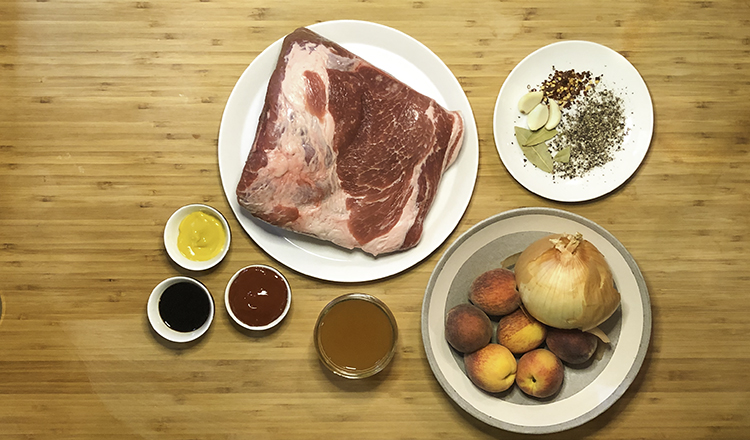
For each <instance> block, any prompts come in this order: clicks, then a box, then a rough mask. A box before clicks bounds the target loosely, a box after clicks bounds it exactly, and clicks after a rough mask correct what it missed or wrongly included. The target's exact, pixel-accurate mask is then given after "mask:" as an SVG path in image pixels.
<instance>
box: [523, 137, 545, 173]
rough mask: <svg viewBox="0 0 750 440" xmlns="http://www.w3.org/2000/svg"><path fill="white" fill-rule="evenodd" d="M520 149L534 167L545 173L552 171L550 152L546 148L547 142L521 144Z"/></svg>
mask: <svg viewBox="0 0 750 440" xmlns="http://www.w3.org/2000/svg"><path fill="white" fill-rule="evenodd" d="M521 151H523V155H524V156H526V159H528V160H529V162H531V163H532V164H533V165H534V166H535V167H537V168H539V169H540V170H542V171H544V172H546V173H552V154H550V152H549V150H548V149H547V144H545V143H541V144H536V145H532V146H528V147H526V146H521Z"/></svg>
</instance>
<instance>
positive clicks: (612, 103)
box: [549, 88, 626, 179]
mask: <svg viewBox="0 0 750 440" xmlns="http://www.w3.org/2000/svg"><path fill="white" fill-rule="evenodd" d="M625 134H626V130H625V109H624V105H623V100H622V98H620V97H619V96H617V95H616V94H615V93H614V92H612V91H611V90H608V89H606V88H599V89H597V90H596V91H595V92H594V93H588V94H585V95H584V96H583V97H582V98H581V99H580V100H579V101H578V102H577V103H576V104H575V105H574V106H573V107H572V109H571V110H570V111H568V112H566V114H565V116H564V117H563V119H562V121H561V123H560V125H558V127H557V136H556V137H555V138H554V139H552V141H551V142H550V144H549V145H550V147H551V149H552V154H553V155H554V154H555V152H557V151H560V150H562V149H564V148H566V147H569V148H570V160H569V161H568V162H567V163H561V162H556V163H555V171H554V174H555V176H558V177H562V178H568V179H572V178H575V177H581V176H583V175H584V174H586V173H588V172H589V171H591V170H593V169H594V168H597V167H600V166H602V165H605V164H606V163H608V162H610V161H612V159H613V158H614V155H613V154H614V152H615V151H617V150H621V149H622V143H623V140H624V137H625Z"/></svg>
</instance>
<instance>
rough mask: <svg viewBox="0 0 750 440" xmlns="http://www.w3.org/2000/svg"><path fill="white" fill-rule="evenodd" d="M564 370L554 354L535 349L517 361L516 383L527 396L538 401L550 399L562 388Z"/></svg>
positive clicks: (542, 349)
mask: <svg viewBox="0 0 750 440" xmlns="http://www.w3.org/2000/svg"><path fill="white" fill-rule="evenodd" d="M564 368H565V367H563V364H562V362H561V361H560V359H559V358H558V357H557V356H555V354H554V353H552V352H551V351H549V350H546V349H544V348H537V349H536V350H532V351H530V352H528V353H526V354H524V355H523V356H521V359H519V360H518V366H517V371H516V383H517V384H518V387H519V388H520V389H521V391H523V392H524V393H526V394H528V395H529V396H532V397H538V398H540V399H543V398H546V397H550V396H553V395H555V394H556V393H557V392H558V391H560V388H562V383H563V377H564V375H565V371H564Z"/></svg>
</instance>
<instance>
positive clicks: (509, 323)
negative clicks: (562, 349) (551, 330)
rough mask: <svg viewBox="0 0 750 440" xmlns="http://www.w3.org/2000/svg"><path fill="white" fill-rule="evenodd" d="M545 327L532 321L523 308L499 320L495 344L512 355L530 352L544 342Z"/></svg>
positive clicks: (534, 320) (531, 317)
mask: <svg viewBox="0 0 750 440" xmlns="http://www.w3.org/2000/svg"><path fill="white" fill-rule="evenodd" d="M546 337H547V326H546V325H544V324H542V323H541V322H539V321H537V320H536V319H534V317H533V316H531V315H529V314H528V313H527V312H526V310H524V308H523V307H519V308H518V310H516V311H515V312H513V313H511V314H510V315H507V316H503V317H502V318H500V322H498V323H497V342H498V343H499V344H502V345H504V346H506V347H508V350H510V351H511V352H512V353H513V354H523V353H526V352H528V351H531V350H533V349H535V348H537V347H539V346H540V345H542V342H544V339H545V338H546Z"/></svg>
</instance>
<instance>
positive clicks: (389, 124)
mask: <svg viewBox="0 0 750 440" xmlns="http://www.w3.org/2000/svg"><path fill="white" fill-rule="evenodd" d="M463 133H464V124H463V119H462V118H461V115H460V114H459V113H458V112H451V111H447V110H445V109H444V108H443V107H441V106H440V105H439V104H437V103H436V102H435V101H434V100H433V99H430V98H428V97H426V96H424V95H422V94H420V93H418V92H416V91H414V90H413V89H411V88H410V87H408V86H407V85H405V84H404V83H402V82H400V81H398V80H397V79H395V78H393V77H392V76H391V75H389V74H388V73H386V72H384V71H383V70H380V69H378V68H377V67H375V66H373V65H371V64H370V63H368V62H367V61H365V60H363V59H362V58H360V57H358V56H356V55H354V54H353V53H351V52H349V51H348V50H346V49H344V48H343V47H341V46H340V45H338V44H336V43H334V42H332V41H330V40H327V39H325V38H323V37H322V36H320V35H318V34H316V33H314V32H312V31H310V30H309V29H306V28H300V29H297V30H296V31H294V32H292V33H291V34H289V35H288V36H287V37H286V38H285V39H284V42H283V44H282V47H281V54H280V55H279V59H278V62H277V65H276V69H275V70H274V72H273V74H272V75H271V80H270V83H269V84H268V90H267V92H266V101H265V105H264V108H263V112H262V113H261V116H260V120H259V122H258V129H257V132H256V134H255V141H254V142H253V146H252V149H251V150H250V154H249V155H248V158H247V162H246V163H245V168H244V169H243V171H242V177H241V178H240V182H239V184H238V185H237V199H238V200H239V203H240V205H242V206H243V207H244V208H246V209H247V210H248V211H249V212H250V213H251V214H252V215H253V216H254V217H256V218H259V219H261V220H263V221H265V222H268V223H270V224H273V225H276V226H279V227H282V228H285V229H290V230H292V231H296V232H299V233H302V234H307V235H312V236H315V237H318V238H320V239H323V240H329V241H331V242H333V243H336V244H337V245H339V246H343V247H345V248H347V249H352V248H361V249H362V250H364V251H365V252H368V253H370V254H372V255H378V254H382V253H386V252H393V251H397V250H402V249H408V248H411V247H413V246H416V245H417V243H418V242H419V239H420V237H421V235H422V224H423V222H424V219H425V217H426V216H427V212H428V211H429V209H430V206H431V205H432V202H433V200H434V198H435V193H436V191H437V188H438V183H439V182H440V178H441V176H442V174H443V172H444V171H445V169H446V168H448V166H450V164H451V163H452V162H453V161H454V160H455V159H456V156H457V155H458V152H459V150H460V149H461V145H462V143H463Z"/></svg>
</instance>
